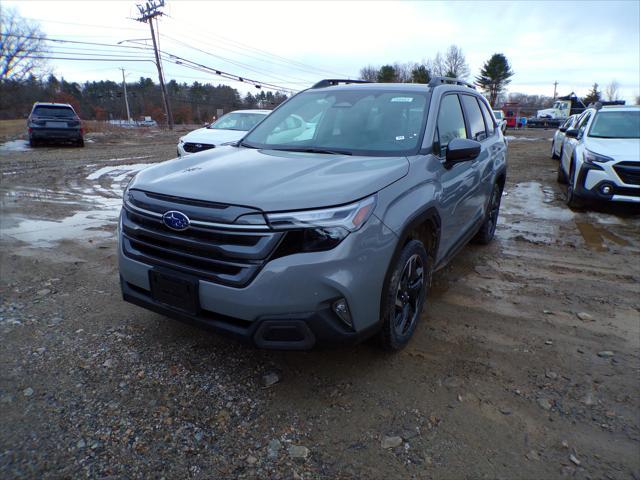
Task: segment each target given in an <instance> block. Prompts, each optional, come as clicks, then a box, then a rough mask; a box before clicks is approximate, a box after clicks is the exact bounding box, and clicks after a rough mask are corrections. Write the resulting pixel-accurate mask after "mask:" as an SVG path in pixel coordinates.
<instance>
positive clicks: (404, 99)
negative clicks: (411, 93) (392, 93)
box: [391, 97, 413, 103]
mask: <svg viewBox="0 0 640 480" xmlns="http://www.w3.org/2000/svg"><path fill="white" fill-rule="evenodd" d="M391 101H392V102H402V103H411V102H413V97H393V98H392V99H391Z"/></svg>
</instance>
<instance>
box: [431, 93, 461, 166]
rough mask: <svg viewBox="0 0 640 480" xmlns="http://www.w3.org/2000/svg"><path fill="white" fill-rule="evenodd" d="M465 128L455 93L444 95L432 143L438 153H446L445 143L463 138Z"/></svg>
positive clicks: (441, 154)
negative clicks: (435, 145)
mask: <svg viewBox="0 0 640 480" xmlns="http://www.w3.org/2000/svg"><path fill="white" fill-rule="evenodd" d="M466 136H467V130H466V128H465V125H464V116H463V114H462V107H461V106H460V100H459V99H458V96H457V95H446V96H445V97H444V98H443V99H442V101H441V102H440V111H439V112H438V126H437V129H436V137H435V139H434V143H436V144H437V146H438V148H439V152H438V153H439V155H440V156H441V157H442V156H444V155H445V154H446V151H447V145H449V142H450V141H451V140H453V139H454V138H465V137H466Z"/></svg>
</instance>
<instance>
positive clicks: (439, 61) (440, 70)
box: [427, 52, 447, 77]
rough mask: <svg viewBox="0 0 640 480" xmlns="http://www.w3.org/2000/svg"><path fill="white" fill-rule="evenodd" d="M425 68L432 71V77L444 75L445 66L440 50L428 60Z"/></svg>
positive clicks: (445, 71) (445, 72)
mask: <svg viewBox="0 0 640 480" xmlns="http://www.w3.org/2000/svg"><path fill="white" fill-rule="evenodd" d="M427 68H428V69H429V70H431V71H432V72H433V76H434V77H444V76H446V75H447V67H446V66H445V63H444V59H443V58H442V54H441V53H440V52H438V53H436V56H435V57H433V60H429V62H428V63H427Z"/></svg>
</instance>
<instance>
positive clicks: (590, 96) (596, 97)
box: [582, 83, 602, 106]
mask: <svg viewBox="0 0 640 480" xmlns="http://www.w3.org/2000/svg"><path fill="white" fill-rule="evenodd" d="M601 99H602V92H600V91H599V90H598V84H597V83H594V84H593V87H591V90H590V91H589V93H587V96H586V97H584V98H583V99H582V101H583V102H584V104H585V105H587V106H589V104H591V103H595V102H599V101H600V100H601Z"/></svg>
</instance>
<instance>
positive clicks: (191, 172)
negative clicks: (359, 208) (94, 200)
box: [130, 146, 409, 212]
mask: <svg viewBox="0 0 640 480" xmlns="http://www.w3.org/2000/svg"><path fill="white" fill-rule="evenodd" d="M408 171H409V161H408V160H407V158H406V157H364V156H349V155H331V154H316V153H302V152H283V151H275V150H256V149H250V148H241V147H232V146H225V147H222V148H219V149H215V150H206V151H204V152H199V153H195V154H192V155H188V156H185V157H182V158H177V159H174V160H169V161H167V162H163V163H160V164H158V165H155V166H153V167H150V168H147V169H145V170H143V171H141V172H140V173H138V175H137V176H136V177H135V179H134V180H133V182H132V183H131V186H130V188H136V189H140V190H144V191H147V192H152V193H159V194H164V195H172V196H176V197H182V198H189V199H194V200H205V201H210V202H217V203H223V204H228V205H241V206H247V207H254V208H257V209H260V210H263V211H266V212H274V211H282V210H301V209H309V208H320V207H327V206H332V205H341V204H345V203H349V202H351V201H354V200H357V199H360V198H363V197H366V196H367V195H370V194H372V193H375V192H377V191H379V190H381V189H383V188H384V187H386V186H387V185H389V184H391V183H393V182H395V181H396V180H398V179H400V178H402V177H403V176H405V175H406V174H407V172H408Z"/></svg>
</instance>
